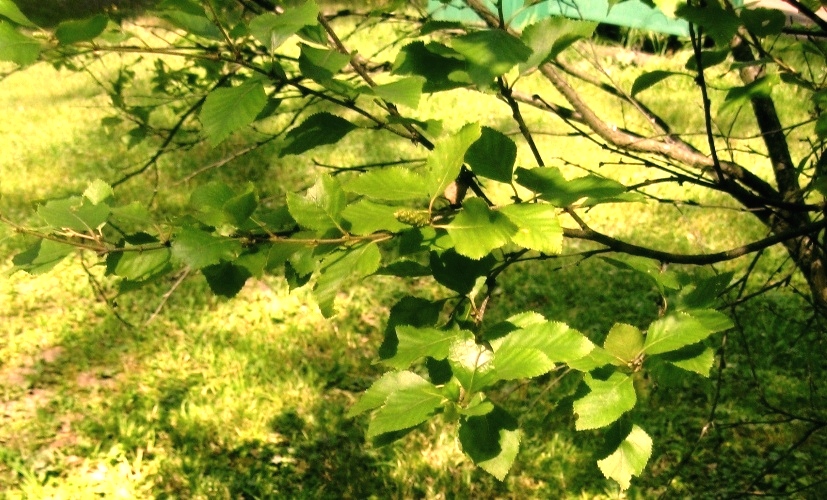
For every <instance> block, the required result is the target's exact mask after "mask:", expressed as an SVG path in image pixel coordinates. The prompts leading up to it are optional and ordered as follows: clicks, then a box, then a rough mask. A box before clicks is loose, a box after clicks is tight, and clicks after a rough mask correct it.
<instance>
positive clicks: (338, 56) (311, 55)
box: [299, 43, 350, 83]
mask: <svg viewBox="0 0 827 500" xmlns="http://www.w3.org/2000/svg"><path fill="white" fill-rule="evenodd" d="M349 62H350V56H349V55H347V54H342V53H341V52H339V51H336V50H333V49H317V48H315V47H311V46H309V45H307V44H304V43H303V44H301V55H299V70H300V71H301V74H302V75H304V76H306V77H308V78H310V79H312V80H314V81H316V82H320V83H322V82H326V81H328V80H332V79H333V77H334V76H335V75H336V74H337V73H338V72H339V71H341V70H342V68H344V67H345V66H347V64H348V63H349Z"/></svg>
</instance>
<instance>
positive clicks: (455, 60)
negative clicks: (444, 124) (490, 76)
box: [393, 42, 467, 93]
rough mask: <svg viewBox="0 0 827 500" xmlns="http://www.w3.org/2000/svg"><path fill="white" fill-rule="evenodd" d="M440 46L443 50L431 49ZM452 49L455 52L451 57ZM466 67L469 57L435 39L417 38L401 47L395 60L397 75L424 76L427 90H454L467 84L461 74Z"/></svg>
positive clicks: (424, 89)
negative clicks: (465, 59)
mask: <svg viewBox="0 0 827 500" xmlns="http://www.w3.org/2000/svg"><path fill="white" fill-rule="evenodd" d="M436 46H439V47H441V49H442V50H440V51H434V50H429V48H431V49H433V48H434V47H436ZM451 52H453V56H454V57H451V54H450V53H451ZM464 71H465V61H463V60H462V56H461V55H459V53H457V52H454V51H452V50H451V49H450V48H448V47H446V46H445V45H441V44H438V43H436V42H431V43H430V44H428V46H426V45H425V43H424V42H413V43H410V44H408V45H405V46H404V47H402V49H400V51H399V54H397V56H396V60H395V61H394V63H393V73H394V74H397V75H417V76H421V77H423V78H424V83H423V86H422V91H423V92H427V93H432V92H440V91H445V90H451V89H455V88H458V87H464V86H466V85H467V83H466V82H464V81H463V80H462V79H458V78H456V76H457V75H460V74H463V73H464Z"/></svg>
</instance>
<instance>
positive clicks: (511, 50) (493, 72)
mask: <svg viewBox="0 0 827 500" xmlns="http://www.w3.org/2000/svg"><path fill="white" fill-rule="evenodd" d="M451 46H452V47H453V49H454V50H456V51H457V52H459V53H460V54H462V55H463V56H465V60H466V61H467V62H468V63H469V65H470V67H469V68H468V73H469V74H470V75H471V79H472V80H473V81H474V83H475V84H477V85H479V86H480V87H487V86H489V85H490V84H491V83H492V81H493V80H494V78H495V77H497V76H501V75H503V74H505V73H507V72H508V70H510V69H511V68H513V67H514V66H516V65H517V64H519V63H521V62H525V61H526V60H528V58H529V57H530V56H531V54H532V51H531V49H530V48H528V47H526V45H525V44H524V43H523V42H521V41H520V39H518V38H515V37H513V36H511V35H510V34H508V33H507V32H505V31H504V30H498V29H493V30H484V31H476V32H473V33H469V34H467V35H462V36H459V37H456V38H454V39H453V40H452V41H451Z"/></svg>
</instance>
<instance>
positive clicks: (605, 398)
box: [574, 372, 637, 431]
mask: <svg viewBox="0 0 827 500" xmlns="http://www.w3.org/2000/svg"><path fill="white" fill-rule="evenodd" d="M585 382H586V385H588V386H589V389H590V391H589V393H588V394H586V395H585V396H583V397H582V398H580V399H578V400H576V401H575V402H574V412H575V413H576V414H577V422H576V423H575V428H576V429H577V430H578V431H582V430H587V429H597V428H599V427H605V426H607V425H609V424H611V423H612V422H614V421H615V420H617V419H619V418H620V417H621V415H623V414H624V413H626V412H627V411H629V410H631V409H632V408H634V407H635V403H636V402H637V396H636V395H635V386H634V384H633V383H632V377H629V376H627V375H623V374H622V373H618V372H614V373H612V375H611V376H610V377H609V378H608V379H606V380H600V379H596V378H594V377H593V376H592V375H591V374H590V373H587V374H586V377H585Z"/></svg>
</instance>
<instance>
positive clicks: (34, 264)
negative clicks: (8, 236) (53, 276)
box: [12, 240, 75, 274]
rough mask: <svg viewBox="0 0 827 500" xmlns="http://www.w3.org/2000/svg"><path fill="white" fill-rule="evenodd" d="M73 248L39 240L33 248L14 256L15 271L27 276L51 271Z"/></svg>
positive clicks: (55, 242) (64, 244)
mask: <svg viewBox="0 0 827 500" xmlns="http://www.w3.org/2000/svg"><path fill="white" fill-rule="evenodd" d="M74 251H75V248H74V247H73V246H72V245H67V244H66V243H59V242H57V241H52V240H39V241H38V242H37V243H35V244H34V246H33V247H31V248H29V249H28V250H26V251H25V252H21V253H19V254H17V255H15V256H14V258H13V259H12V263H13V264H14V266H15V269H19V270H21V271H25V272H27V273H29V274H42V273H45V272H48V271H51V270H52V269H53V268H54V267H55V266H56V265H58V264H60V262H61V261H63V259H64V258H66V256H67V255H69V254H70V253H72V252H74Z"/></svg>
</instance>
